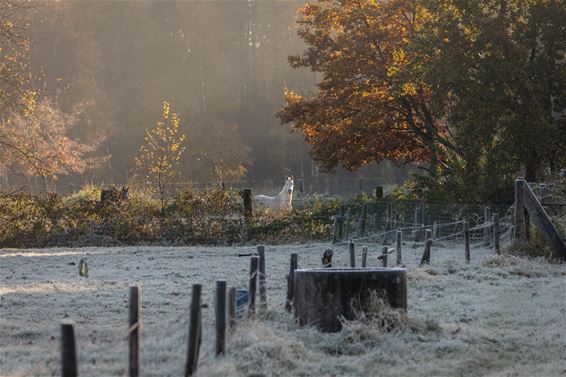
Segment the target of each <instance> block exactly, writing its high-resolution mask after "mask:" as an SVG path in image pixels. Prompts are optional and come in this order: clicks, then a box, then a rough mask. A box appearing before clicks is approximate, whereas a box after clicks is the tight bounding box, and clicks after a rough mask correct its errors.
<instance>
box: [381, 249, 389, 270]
mask: <svg viewBox="0 0 566 377" xmlns="http://www.w3.org/2000/svg"><path fill="white" fill-rule="evenodd" d="M387 252H388V248H387V246H383V249H382V250H381V267H387Z"/></svg>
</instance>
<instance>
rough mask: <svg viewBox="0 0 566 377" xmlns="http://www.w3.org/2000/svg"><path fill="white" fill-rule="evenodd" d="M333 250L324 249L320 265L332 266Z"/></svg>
mask: <svg viewBox="0 0 566 377" xmlns="http://www.w3.org/2000/svg"><path fill="white" fill-rule="evenodd" d="M333 254H334V251H333V250H332V249H326V250H324V254H322V267H325V268H330V267H332V255H333Z"/></svg>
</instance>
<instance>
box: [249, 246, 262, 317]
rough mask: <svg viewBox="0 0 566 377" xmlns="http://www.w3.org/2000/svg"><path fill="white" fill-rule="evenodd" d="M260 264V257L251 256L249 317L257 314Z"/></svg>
mask: <svg viewBox="0 0 566 377" xmlns="http://www.w3.org/2000/svg"><path fill="white" fill-rule="evenodd" d="M258 264H259V257H255V256H253V257H251V258H250V284H249V291H248V292H249V294H250V297H249V300H250V301H249V302H248V317H250V318H253V317H254V316H255V298H256V292H257V275H258V274H257V270H258Z"/></svg>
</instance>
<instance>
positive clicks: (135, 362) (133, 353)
mask: <svg viewBox="0 0 566 377" xmlns="http://www.w3.org/2000/svg"><path fill="white" fill-rule="evenodd" d="M139 296H140V289H139V287H137V286H133V287H130V301H129V310H128V312H129V322H128V323H129V325H130V328H129V331H128V343H129V357H128V360H129V367H128V370H129V373H128V375H129V376H130V377H138V376H139V375H140V346H139V338H140V331H141V329H140V327H141V321H140V297H139Z"/></svg>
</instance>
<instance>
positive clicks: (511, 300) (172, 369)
mask: <svg viewBox="0 0 566 377" xmlns="http://www.w3.org/2000/svg"><path fill="white" fill-rule="evenodd" d="M325 247H326V245H313V244H311V245H306V246H298V245H293V246H273V247H267V250H266V259H267V274H268V293H269V300H270V301H269V311H268V313H267V314H266V316H265V318H262V319H259V320H256V321H254V322H251V323H250V322H248V323H246V322H240V323H239V324H238V329H237V331H236V332H235V333H234V334H231V335H230V336H229V339H228V352H227V355H226V356H225V357H223V358H221V359H214V357H213V351H212V350H213V333H212V331H213V323H212V318H213V314H214V313H213V309H212V308H213V294H214V292H213V289H214V282H215V280H216V279H219V278H225V279H227V280H228V285H229V286H238V287H245V286H246V274H247V270H248V268H249V258H246V257H238V256H237V254H238V253H241V252H250V251H252V250H253V248H237V247H222V248H207V247H202V248H199V247H191V248H156V247H152V248H144V247H140V248H90V249H89V248H87V249H48V250H26V251H18V250H0V283H1V284H0V375H1V376H57V375H60V371H59V324H60V322H61V321H62V320H73V321H75V323H76V333H77V343H78V353H79V372H80V375H81V376H124V375H126V374H127V349H128V348H127V347H128V343H127V317H128V313H127V312H128V309H127V306H128V303H127V299H128V298H127V295H128V286H129V285H131V284H141V285H142V318H143V325H142V338H143V343H142V359H143V360H142V375H144V376H180V375H182V373H183V368H184V363H185V358H186V356H185V355H186V349H187V346H186V344H187V334H188V307H189V303H190V291H191V285H192V284H194V283H202V284H203V293H204V297H203V300H204V302H205V303H207V304H208V308H207V309H204V312H203V315H204V335H203V346H202V347H203V348H202V351H201V365H200V369H199V373H198V375H200V376H250V377H251V376H256V377H259V376H266V377H267V376H493V377H495V376H501V377H503V376H529V377H532V376H566V362H565V359H566V356H565V355H566V265H564V264H562V265H557V264H550V263H548V262H545V261H543V260H529V259H526V258H517V257H512V256H493V255H492V254H493V251H492V250H489V249H474V250H472V263H470V264H465V263H463V259H464V258H463V251H462V250H461V248H460V245H453V247H450V248H441V249H433V253H432V262H431V264H430V266H426V267H424V268H418V267H416V262H417V261H418V260H420V253H421V250H420V248H419V249H411V248H410V247H408V245H407V247H406V248H405V250H404V254H403V257H404V258H405V262H406V263H407V268H408V271H409V272H408V276H409V292H408V295H409V298H408V302H409V309H408V317H407V318H406V319H403V321H404V322H403V323H402V325H401V326H397V327H396V328H395V329H394V330H391V331H385V330H383V329H381V328H380V327H379V326H378V324H377V322H379V320H376V319H372V318H370V317H366V318H363V317H362V318H360V320H359V321H351V322H347V323H345V326H344V329H343V331H342V332H341V333H337V334H324V333H320V332H318V331H317V330H315V329H314V328H299V327H297V326H296V325H295V324H294V321H293V318H292V316H291V315H288V314H286V313H285V311H284V310H283V306H284V299H285V293H286V280H285V275H286V273H287V270H288V264H289V255H290V253H292V252H298V253H299V255H300V256H299V258H300V259H299V265H300V266H301V267H309V266H312V267H318V266H319V265H320V262H321V260H320V255H321V252H322V251H323V250H324V249H325ZM378 250H379V251H378ZM380 250H381V247H379V246H375V247H374V248H373V250H372V249H371V248H370V258H369V260H370V261H371V263H370V264H372V265H378V261H377V255H378V254H379V253H381V251H380ZM81 258H85V259H86V260H87V262H88V266H89V276H88V277H86V278H81V277H80V276H79V274H78V263H79V260H80V259H81ZM334 258H335V263H336V262H337V264H342V265H346V263H347V261H348V255H347V252H346V250H345V249H344V250H342V251H338V252H336V253H335V257H334Z"/></svg>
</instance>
